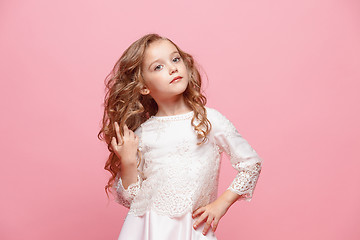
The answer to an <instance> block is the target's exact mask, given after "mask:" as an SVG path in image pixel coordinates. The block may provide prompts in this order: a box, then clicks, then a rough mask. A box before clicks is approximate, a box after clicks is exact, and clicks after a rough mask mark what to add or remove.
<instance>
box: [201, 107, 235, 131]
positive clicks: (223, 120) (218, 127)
mask: <svg viewBox="0 0 360 240" xmlns="http://www.w3.org/2000/svg"><path fill="white" fill-rule="evenodd" d="M205 108H206V113H207V119H208V120H209V121H210V123H211V126H212V129H213V131H215V132H217V131H225V130H226V131H228V130H229V131H234V130H235V127H234V125H233V123H232V122H231V121H230V120H229V119H228V118H227V117H226V116H225V115H224V114H222V113H221V112H220V111H218V110H216V109H214V108H210V107H205Z"/></svg>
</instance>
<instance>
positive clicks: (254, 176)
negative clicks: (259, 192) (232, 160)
mask: <svg viewBox="0 0 360 240" xmlns="http://www.w3.org/2000/svg"><path fill="white" fill-rule="evenodd" d="M232 166H233V167H234V168H235V169H237V170H238V171H239V173H238V174H237V175H236V177H235V179H234V180H233V182H232V183H231V185H230V186H229V188H228V189H229V190H230V191H232V192H234V193H236V194H239V195H240V198H238V201H240V200H245V201H247V202H250V201H251V199H252V196H253V192H254V189H255V186H256V182H257V180H258V178H259V175H260V172H261V162H257V163H255V164H254V165H250V166H247V167H242V166H241V162H239V163H236V164H233V165H232Z"/></svg>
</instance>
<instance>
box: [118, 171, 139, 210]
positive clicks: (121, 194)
mask: <svg viewBox="0 0 360 240" xmlns="http://www.w3.org/2000/svg"><path fill="white" fill-rule="evenodd" d="M141 182H142V180H141V177H140V175H139V174H138V175H137V181H136V182H135V183H132V184H130V185H129V186H128V188H127V189H125V188H124V186H123V183H122V180H121V177H119V178H118V181H117V184H115V186H114V190H115V192H116V197H115V201H116V202H117V203H120V204H121V205H123V206H124V207H126V208H130V205H131V202H132V200H133V199H134V197H135V196H136V195H137V193H138V192H139V190H140V187H141Z"/></svg>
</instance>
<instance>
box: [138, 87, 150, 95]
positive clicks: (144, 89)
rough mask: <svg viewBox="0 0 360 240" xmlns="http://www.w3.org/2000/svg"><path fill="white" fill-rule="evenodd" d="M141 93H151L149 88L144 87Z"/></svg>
mask: <svg viewBox="0 0 360 240" xmlns="http://www.w3.org/2000/svg"><path fill="white" fill-rule="evenodd" d="M140 93H141V94H142V95H148V94H149V93H150V90H149V89H148V88H147V87H145V86H144V87H143V88H142V89H141V90H140Z"/></svg>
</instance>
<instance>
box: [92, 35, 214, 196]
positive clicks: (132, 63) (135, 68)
mask: <svg viewBox="0 0 360 240" xmlns="http://www.w3.org/2000/svg"><path fill="white" fill-rule="evenodd" d="M158 40H168V41H170V42H171V43H172V44H174V46H175V47H176V48H177V50H178V51H179V54H180V56H181V58H182V59H183V61H184V63H185V66H186V68H187V70H188V73H189V84H188V86H187V88H186V90H185V91H184V93H183V96H184V100H185V103H186V104H187V105H188V106H189V107H190V108H191V109H192V110H193V112H194V115H193V118H192V120H191V125H192V126H193V127H194V129H195V131H196V132H197V134H198V138H199V139H200V140H199V142H198V144H199V145H200V144H202V143H204V142H206V141H207V135H208V133H209V132H210V130H211V123H210V121H209V120H208V119H207V114H206V109H205V104H206V97H205V96H204V95H203V94H202V89H201V76H200V73H199V71H198V67H197V63H196V62H195V61H194V58H193V57H192V56H191V55H190V54H188V53H186V52H184V51H182V50H181V49H180V48H179V47H178V46H177V45H176V44H175V43H174V42H172V41H171V40H170V39H168V38H166V37H162V36H160V35H158V34H154V33H153V34H147V35H145V36H143V37H141V38H140V39H138V40H137V41H135V42H134V43H132V44H131V45H130V46H129V47H128V48H127V49H126V50H125V51H124V53H123V54H122V55H121V57H120V59H119V60H118V61H117V62H116V63H115V65H114V67H113V69H112V70H111V72H110V73H109V74H108V75H107V77H106V78H105V86H106V87H105V92H106V93H105V97H104V104H103V106H104V115H103V119H102V126H101V130H100V131H99V133H98V138H99V139H100V140H104V141H105V142H106V144H107V147H108V150H109V151H110V154H109V157H108V159H107V161H106V163H105V167H104V169H105V170H107V171H109V172H110V173H111V177H110V178H109V181H108V183H107V185H106V186H105V192H106V194H107V196H108V197H109V194H108V191H109V190H110V192H111V190H112V189H111V188H112V186H113V184H114V183H115V178H116V176H117V174H118V173H119V172H120V165H121V164H120V163H121V159H119V158H118V157H117V155H116V154H115V153H114V151H113V150H112V148H111V139H112V137H115V138H116V132H115V128H114V123H115V122H118V123H119V127H120V134H121V136H123V127H124V125H125V124H126V125H127V126H128V128H129V129H131V130H132V131H135V130H136V129H137V128H138V127H139V126H140V125H141V124H142V123H143V122H145V121H146V120H147V119H149V118H150V117H151V116H153V115H155V114H156V113H157V111H158V106H157V104H156V102H155V100H154V99H153V98H151V96H149V95H142V94H141V93H140V90H141V89H142V88H143V87H144V84H145V82H144V79H143V77H142V72H141V69H142V64H143V60H144V54H145V51H146V49H147V47H148V46H149V45H150V44H151V43H152V42H155V41H158ZM140 161H141V159H140ZM139 164H140V162H138V166H139Z"/></svg>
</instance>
